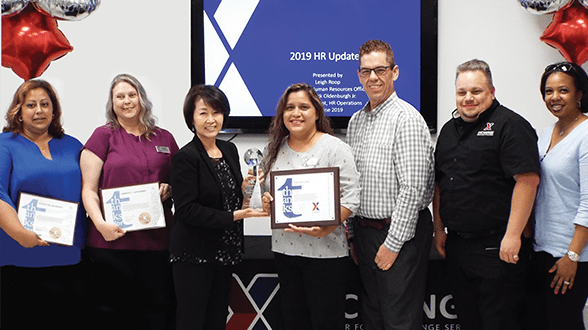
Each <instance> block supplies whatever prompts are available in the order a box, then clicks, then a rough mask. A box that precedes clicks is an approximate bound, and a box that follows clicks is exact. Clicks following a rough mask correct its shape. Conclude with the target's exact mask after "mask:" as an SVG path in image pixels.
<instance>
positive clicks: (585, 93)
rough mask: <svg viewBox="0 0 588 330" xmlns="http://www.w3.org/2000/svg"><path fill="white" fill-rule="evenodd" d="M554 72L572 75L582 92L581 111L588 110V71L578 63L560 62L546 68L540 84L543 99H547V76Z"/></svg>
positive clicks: (576, 85) (577, 88)
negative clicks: (587, 73)
mask: <svg viewBox="0 0 588 330" xmlns="http://www.w3.org/2000/svg"><path fill="white" fill-rule="evenodd" d="M554 72H562V73H565V74H567V75H568V76H570V77H572V79H573V80H574V86H575V87H576V90H578V91H581V92H582V100H581V101H580V111H582V112H583V113H586V112H588V75H586V71H584V69H582V67H581V66H579V65H578V64H576V63H571V62H559V63H554V64H550V65H548V66H547V67H546V68H545V71H544V72H543V75H542V76H541V85H540V86H539V89H540V90H541V96H543V99H544V100H545V84H546V83H547V78H549V76H551V74H552V73H554Z"/></svg>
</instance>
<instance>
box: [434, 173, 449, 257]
mask: <svg viewBox="0 0 588 330" xmlns="http://www.w3.org/2000/svg"><path fill="white" fill-rule="evenodd" d="M440 203H441V188H440V187H439V182H437V183H435V195H433V228H434V229H435V242H434V246H435V250H436V251H437V254H439V256H440V257H441V258H443V259H445V241H446V240H447V233H445V225H444V224H443V221H441V214H440V212H439V208H440V205H441V204H440Z"/></svg>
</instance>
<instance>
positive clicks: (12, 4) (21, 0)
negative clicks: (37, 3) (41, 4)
mask: <svg viewBox="0 0 588 330" xmlns="http://www.w3.org/2000/svg"><path fill="white" fill-rule="evenodd" d="M28 4H29V0H2V16H4V15H12V14H18V13H19V12H20V11H21V10H23V9H24V8H25V7H26V6H27V5H28Z"/></svg>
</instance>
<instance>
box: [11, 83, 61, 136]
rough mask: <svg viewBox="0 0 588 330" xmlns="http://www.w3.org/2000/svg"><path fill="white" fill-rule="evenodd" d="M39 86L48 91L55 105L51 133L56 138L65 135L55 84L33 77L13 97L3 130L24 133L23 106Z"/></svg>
mask: <svg viewBox="0 0 588 330" xmlns="http://www.w3.org/2000/svg"><path fill="white" fill-rule="evenodd" d="M37 88H41V89H43V90H44V91H45V92H46V93H47V95H48V96H49V99H50V100H51V106H52V107H53V119H52V120H51V124H49V129H48V131H49V134H50V135H51V136H53V137H56V138H61V137H63V135H64V134H65V132H64V130H63V126H62V125H61V105H60V104H59V98H58V97H57V93H56V92H55V89H53V86H51V84H50V83H48V82H47V81H45V80H42V79H31V80H29V81H25V82H24V83H22V84H21V85H20V86H19V87H18V89H17V90H16V92H15V93H14V97H13V98H12V103H11V104H10V107H8V111H7V112H6V117H5V118H6V126H4V128H3V129H2V131H3V132H12V133H14V134H15V135H16V134H17V133H21V134H22V133H23V131H24V128H23V123H22V121H21V120H22V112H21V107H22V104H23V103H24V101H25V98H26V96H27V94H28V93H29V92H30V91H32V90H34V89H37Z"/></svg>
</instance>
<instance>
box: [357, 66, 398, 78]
mask: <svg viewBox="0 0 588 330" xmlns="http://www.w3.org/2000/svg"><path fill="white" fill-rule="evenodd" d="M394 67H396V64H394V65H388V66H377V67H375V68H371V69H370V68H361V67H360V68H359V70H357V71H359V74H360V75H361V76H362V77H364V78H367V77H369V76H371V75H372V71H374V72H375V73H376V76H378V77H379V76H381V75H383V74H385V73H386V71H388V69H390V70H392V69H394ZM364 70H365V71H367V70H369V72H367V73H365V74H364V72H362V71H364ZM378 70H384V71H382V72H380V73H379V74H378Z"/></svg>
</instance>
